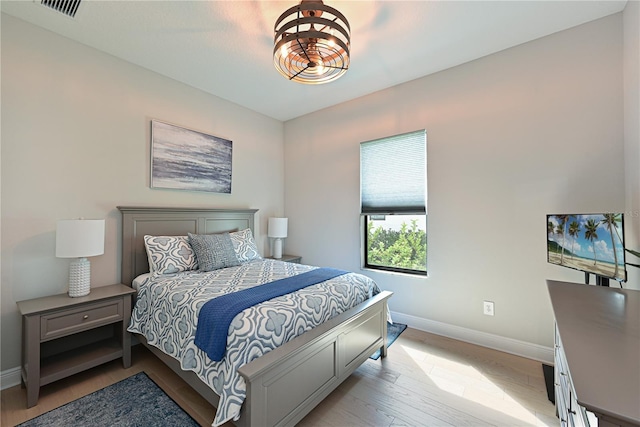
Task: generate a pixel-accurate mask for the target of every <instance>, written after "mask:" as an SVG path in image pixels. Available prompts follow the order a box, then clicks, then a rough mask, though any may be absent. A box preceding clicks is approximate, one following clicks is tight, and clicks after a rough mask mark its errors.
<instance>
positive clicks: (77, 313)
mask: <svg viewBox="0 0 640 427" xmlns="http://www.w3.org/2000/svg"><path fill="white" fill-rule="evenodd" d="M122 319H123V306H122V298H119V299H117V300H113V301H107V302H101V303H96V304H89V305H85V306H83V307H81V308H77V309H74V310H61V311H58V312H54V313H50V314H46V315H43V316H42V317H41V318H40V340H41V341H46V340H50V339H54V338H58V337H63V336H66V335H69V334H74V333H76V332H80V331H84V330H89V329H93V328H95V327H98V326H101V325H107V324H109V323H114V322H118V321H120V320H122Z"/></svg>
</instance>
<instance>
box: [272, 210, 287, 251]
mask: <svg viewBox="0 0 640 427" xmlns="http://www.w3.org/2000/svg"><path fill="white" fill-rule="evenodd" d="M288 222H289V219H288V218H269V231H268V236H269V237H271V238H273V239H274V241H273V257H274V258H275V259H280V258H282V239H284V238H285V237H287V225H288Z"/></svg>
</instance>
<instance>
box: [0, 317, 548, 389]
mask: <svg viewBox="0 0 640 427" xmlns="http://www.w3.org/2000/svg"><path fill="white" fill-rule="evenodd" d="M391 318H392V319H393V320H394V321H395V322H398V323H404V324H406V325H407V326H409V327H411V328H415V329H419V330H421V331H425V332H430V333H432V334H436V335H442V336H444V337H447V338H453V339H456V340H459V341H464V342H468V343H471V344H477V345H481V346H483V347H488V348H492V349H494V350H499V351H504V352H505V353H511V354H515V355H516V356H522V357H526V358H529V359H533V360H538V361H540V362H544V363H547V364H550V365H553V348H551V347H544V346H541V345H537V344H531V343H528V342H525V341H520V340H515V339H512V338H505V337H501V336H499V335H494V334H489V333H486V332H479V331H474V330H473V329H467V328H463V327H460V326H454V325H449V324H447V323H442V322H437V321H435V320H429V319H423V318H421V317H416V316H410V315H408V314H402V313H396V312H392V313H391ZM19 384H20V367H19V366H18V367H16V368H11V369H7V370H6V371H2V372H1V373H0V389H2V390H4V389H5V388H9V387H13V386H16V385H19Z"/></svg>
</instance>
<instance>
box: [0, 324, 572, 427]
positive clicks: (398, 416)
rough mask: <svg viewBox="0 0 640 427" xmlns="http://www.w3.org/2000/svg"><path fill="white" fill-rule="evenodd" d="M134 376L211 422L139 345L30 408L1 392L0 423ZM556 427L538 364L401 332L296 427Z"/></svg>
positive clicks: (49, 391)
mask: <svg viewBox="0 0 640 427" xmlns="http://www.w3.org/2000/svg"><path fill="white" fill-rule="evenodd" d="M140 371H145V372H146V373H147V375H149V377H151V378H152V379H153V380H154V381H156V383H158V385H160V387H162V388H163V389H164V390H165V391H166V392H167V394H169V395H170V396H171V397H172V398H173V399H174V400H175V401H176V402H178V404H180V406H182V407H183V408H184V409H185V410H186V411H187V412H188V413H189V414H191V416H192V417H193V418H194V419H196V420H197V421H198V422H199V423H200V424H201V425H203V426H208V425H210V424H211V420H212V419H213V414H214V408H213V407H211V406H210V405H209V404H208V403H206V402H205V401H204V400H203V399H202V398H200V396H198V395H197V394H196V393H195V392H193V391H192V390H191V389H190V388H189V387H188V386H187V385H186V384H185V383H184V382H183V381H182V380H181V379H180V378H179V377H178V376H177V375H175V374H174V373H173V372H171V371H170V370H169V369H168V368H166V367H165V366H164V365H163V364H162V363H161V362H160V361H159V360H158V359H156V357H155V356H153V355H152V354H151V353H150V352H149V351H148V350H146V349H145V348H144V347H142V346H140V345H138V346H135V347H134V349H133V364H132V366H131V368H129V369H123V368H122V364H121V363H120V362H119V361H114V362H111V363H108V364H105V365H103V366H100V367H97V368H94V369H92V370H89V371H86V372H83V373H80V374H77V375H75V376H73V377H70V378H67V379H65V380H62V381H58V382H56V383H53V384H49V385H47V386H44V387H42V389H41V390H40V399H39V401H38V405H36V406H35V407H33V408H30V409H27V408H26V392H25V390H24V389H22V388H21V387H20V386H16V387H12V388H10V389H6V390H3V391H2V393H1V396H2V399H1V405H2V406H1V411H2V417H1V419H0V424H1V425H2V426H15V425H16V424H18V423H21V422H23V421H26V420H28V419H31V418H34V417H36V416H37V415H39V414H41V413H44V412H47V411H49V410H51V409H54V408H57V407H58V406H61V405H63V404H65V403H68V402H70V401H72V400H75V399H77V398H79V397H82V396H84V395H86V394H89V393H92V392H94V391H96V390H99V389H101V388H103V387H106V386H108V385H110V384H113V383H115V382H117V381H120V380H122V379H124V378H127V377H129V376H131V375H133V374H135V373H137V372H140ZM559 424H560V422H559V420H558V419H557V418H556V417H555V408H554V406H553V404H552V403H551V402H549V400H548V399H547V393H546V389H545V384H544V376H543V373H542V367H541V364H540V363H539V362H535V361H532V360H529V359H525V358H522V357H517V356H513V355H510V354H507V353H502V352H499V351H495V350H490V349H487V348H484V347H479V346H475V345H472V344H467V343H463V342H460V341H456V340H452V339H448V338H444V337H440V336H437V335H432V334H428V333H426V332H422V331H418V330H415V329H411V328H408V329H407V330H405V331H404V332H403V333H402V335H401V336H400V337H399V338H398V340H397V341H396V342H395V343H394V344H393V346H391V347H390V348H389V354H388V357H387V358H385V359H379V360H377V361H374V360H368V361H366V362H365V363H364V364H363V365H362V366H361V367H360V368H359V369H358V370H357V371H356V372H354V374H353V375H352V376H351V377H349V378H348V379H347V380H346V381H345V382H344V383H342V384H341V385H340V387H338V388H337V389H336V390H335V391H334V392H333V393H332V394H331V395H329V397H327V399H325V400H324V401H323V402H322V403H321V404H320V405H318V407H316V408H315V409H314V410H313V411H312V412H311V413H310V414H309V415H308V416H307V417H306V418H304V419H303V420H302V422H301V423H300V424H299V425H300V426H327V427H330V426H335V427H344V426H456V427H457V426H489V425H491V426H509V427H512V426H558V425H559ZM229 426H230V425H229ZM225 427H227V426H226V425H225Z"/></svg>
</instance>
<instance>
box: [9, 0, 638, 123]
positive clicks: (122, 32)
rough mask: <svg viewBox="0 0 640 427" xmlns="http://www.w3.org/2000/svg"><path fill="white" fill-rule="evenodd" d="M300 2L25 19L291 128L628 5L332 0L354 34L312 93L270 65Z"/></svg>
mask: <svg viewBox="0 0 640 427" xmlns="http://www.w3.org/2000/svg"><path fill="white" fill-rule="evenodd" d="M296 3H297V2H296V1H295V0H292V1H238V0H236V1H178V0H174V1H129V0H119V1H95V0H83V2H82V3H81V4H80V6H79V9H78V12H77V14H76V16H75V18H70V17H67V16H66V15H63V14H61V13H59V12H56V11H53V10H51V9H49V8H46V7H44V6H42V5H41V4H40V0H22V1H7V0H2V1H1V2H0V8H1V10H2V12H4V13H7V14H9V15H13V16H15V17H18V18H21V19H23V20H25V21H27V22H30V23H32V24H35V25H38V26H40V27H42V28H45V29H48V30H50V31H53V32H55V33H58V34H60V35H63V36H65V37H68V38H70V39H73V40H76V41H78V42H80V43H83V44H85V45H88V46H91V47H94V48H96V49H99V50H101V51H104V52H107V53H109V54H111V55H114V56H116V57H118V58H122V59H124V60H125V61H129V62H131V63H134V64H137V65H139V66H141V67H144V68H147V69H149V70H152V71H155V72H157V73H159V74H162V75H165V76H167V77H170V78H173V79H175V80H178V81H180V82H183V83H186V84H188V85H190V86H193V87H195V88H198V89H201V90H203V91H206V92H209V93H211V94H214V95H216V96H218V97H221V98H224V99H226V100H228V101H232V102H234V103H237V104H239V105H241V106H244V107H246V108H249V109H251V110H254V111H257V112H259V113H262V114H264V115H266V116H269V117H273V118H275V119H277V120H281V121H286V120H289V119H293V118H295V117H298V116H301V115H304V114H308V113H311V112H313V111H317V110H320V109H322V108H326V107H330V106H332V105H336V104H339V103H342V102H345V101H348V100H351V99H354V98H357V97H360V96H363V95H367V94H369V93H372V92H375V91H378V90H381V89H385V88H388V87H391V86H394V85H397V84H399V83H403V82H406V81H409V80H413V79H416V78H418V77H421V76H424V75H427V74H431V73H435V72H438V71H441V70H444V69H447V68H450V67H453V66H456V65H459V64H462V63H465V62H468V61H472V60H474V59H477V58H480V57H482V56H485V55H489V54H491V53H494V52H498V51H500V50H503V49H507V48H509V47H512V46H515V45H518V44H521V43H525V42H527V41H530V40H533V39H536V38H539V37H543V36H545V35H548V34H551V33H554V32H557V31H561V30H564V29H566V28H570V27H573V26H576V25H579V24H582V23H585V22H588V21H592V20H594V19H598V18H601V17H604V16H607V15H610V14H613V13H616V12H620V11H621V10H623V9H624V7H625V5H626V1H615V0H605V1H391V0H387V1H339V0H326V1H325V3H326V4H327V5H329V6H332V7H335V8H336V9H338V10H340V11H341V12H342V13H343V14H344V15H345V16H346V17H347V19H348V20H349V23H350V25H351V45H352V47H351V65H350V69H349V71H347V73H346V74H345V75H344V76H342V77H341V78H340V79H338V80H337V81H334V82H330V83H327V84H323V85H302V84H299V83H294V82H290V81H288V80H287V79H285V78H284V77H282V76H281V75H280V74H279V73H278V72H277V71H276V69H275V67H274V65H273V62H272V51H273V24H274V22H275V20H276V19H277V17H278V16H279V15H280V14H281V13H282V12H284V11H285V10H286V9H287V8H289V7H291V6H293V5H295V4H296Z"/></svg>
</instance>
